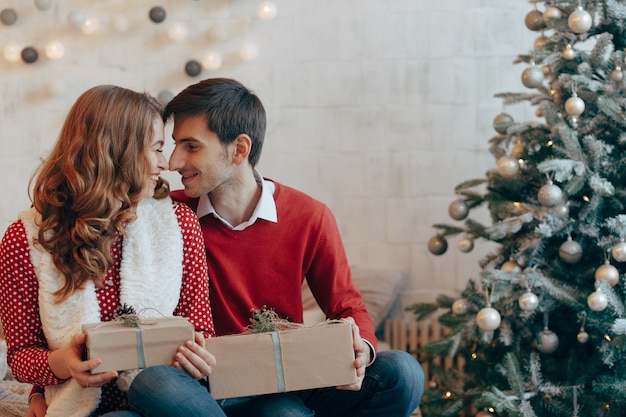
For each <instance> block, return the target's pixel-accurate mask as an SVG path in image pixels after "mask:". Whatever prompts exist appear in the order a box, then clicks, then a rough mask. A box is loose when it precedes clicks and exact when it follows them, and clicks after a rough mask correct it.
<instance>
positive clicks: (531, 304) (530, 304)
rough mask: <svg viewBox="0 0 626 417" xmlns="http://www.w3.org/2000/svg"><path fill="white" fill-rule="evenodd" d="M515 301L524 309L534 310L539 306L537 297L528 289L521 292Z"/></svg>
mask: <svg viewBox="0 0 626 417" xmlns="http://www.w3.org/2000/svg"><path fill="white" fill-rule="evenodd" d="M517 302H518V304H519V307H520V308H521V309H522V310H524V311H535V310H536V309H537V307H539V297H537V296H536V295H535V294H534V293H533V292H532V291H530V290H528V291H526V292H525V293H524V294H522V295H521V296H520V298H519V300H517Z"/></svg>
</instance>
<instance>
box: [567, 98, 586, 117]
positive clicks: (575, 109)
mask: <svg viewBox="0 0 626 417" xmlns="http://www.w3.org/2000/svg"><path fill="white" fill-rule="evenodd" d="M584 111H585V102H584V101H583V100H582V99H581V98H580V97H578V96H577V95H576V94H574V95H573V96H571V97H570V98H568V99H567V100H566V101H565V112H566V113H567V114H569V115H570V116H580V115H581V114H583V112H584Z"/></svg>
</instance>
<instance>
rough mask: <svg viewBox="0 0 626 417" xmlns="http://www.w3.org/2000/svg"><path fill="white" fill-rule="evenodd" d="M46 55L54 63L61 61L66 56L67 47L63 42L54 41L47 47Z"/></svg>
mask: <svg viewBox="0 0 626 417" xmlns="http://www.w3.org/2000/svg"><path fill="white" fill-rule="evenodd" d="M45 54H46V57H48V59H50V60H53V61H54V60H58V59H61V58H63V56H64V55H65V45H63V43H62V42H61V41H57V40H52V41H50V42H48V44H47V45H46V49H45Z"/></svg>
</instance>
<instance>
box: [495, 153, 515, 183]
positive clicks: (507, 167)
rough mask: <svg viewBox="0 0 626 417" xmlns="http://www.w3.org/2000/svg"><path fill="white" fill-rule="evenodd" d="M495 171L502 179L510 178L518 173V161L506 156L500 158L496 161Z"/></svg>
mask: <svg viewBox="0 0 626 417" xmlns="http://www.w3.org/2000/svg"><path fill="white" fill-rule="evenodd" d="M496 170H497V171H498V174H500V175H501V176H503V177H504V178H512V177H514V176H515V175H517V173H518V172H519V161H518V160H517V159H515V158H513V157H511V156H508V155H505V156H501V157H500V158H498V160H497V161H496Z"/></svg>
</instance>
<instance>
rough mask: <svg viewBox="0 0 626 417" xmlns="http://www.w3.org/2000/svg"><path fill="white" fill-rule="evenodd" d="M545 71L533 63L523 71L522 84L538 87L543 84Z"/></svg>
mask: <svg viewBox="0 0 626 417" xmlns="http://www.w3.org/2000/svg"><path fill="white" fill-rule="evenodd" d="M543 79H544V76H543V71H541V68H538V67H537V66H535V65H533V66H530V67H528V68H526V69H525V70H524V71H523V72H522V84H524V86H526V87H528V88H537V87H539V86H541V85H542V84H543Z"/></svg>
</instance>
